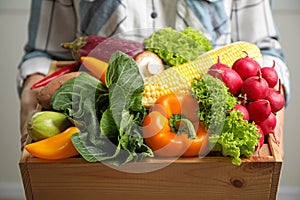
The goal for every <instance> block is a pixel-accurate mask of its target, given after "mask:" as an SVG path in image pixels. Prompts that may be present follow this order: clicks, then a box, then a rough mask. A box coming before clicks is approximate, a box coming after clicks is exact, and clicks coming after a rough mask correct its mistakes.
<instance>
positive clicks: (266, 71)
mask: <svg viewBox="0 0 300 200" xmlns="http://www.w3.org/2000/svg"><path fill="white" fill-rule="evenodd" d="M261 76H262V77H263V78H264V79H265V80H266V81H267V82H268V84H269V87H271V88H272V87H275V85H276V84H277V82H278V74H277V72H276V70H275V61H274V60H273V66H272V67H263V68H262V69H261Z"/></svg>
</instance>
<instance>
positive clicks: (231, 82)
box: [207, 68, 243, 96]
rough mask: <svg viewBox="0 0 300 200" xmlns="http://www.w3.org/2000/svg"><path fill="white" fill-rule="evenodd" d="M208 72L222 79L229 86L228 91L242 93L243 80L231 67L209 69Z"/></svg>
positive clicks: (235, 94) (234, 93)
mask: <svg viewBox="0 0 300 200" xmlns="http://www.w3.org/2000/svg"><path fill="white" fill-rule="evenodd" d="M207 73H208V74H210V75H211V76H213V77H216V78H218V79H220V80H221V81H222V82H223V83H224V84H225V85H226V87H227V88H228V91H229V92H230V93H231V94H233V95H234V96H237V95H238V94H239V93H240V89H241V86H242V84H243V80H242V79H241V77H240V76H239V75H238V73H237V72H236V71H234V70H233V69H231V68H221V69H209V70H208V72H207Z"/></svg>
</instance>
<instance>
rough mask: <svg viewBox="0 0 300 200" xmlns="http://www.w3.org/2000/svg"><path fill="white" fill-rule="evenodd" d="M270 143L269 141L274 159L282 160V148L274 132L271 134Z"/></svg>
mask: <svg viewBox="0 0 300 200" xmlns="http://www.w3.org/2000/svg"><path fill="white" fill-rule="evenodd" d="M268 143H269V146H270V151H271V154H272V156H273V157H274V160H275V161H276V162H282V156H281V153H280V148H279V145H278V143H277V140H276V139H275V136H274V135H273V134H269V137H268Z"/></svg>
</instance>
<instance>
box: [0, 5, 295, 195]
mask: <svg viewBox="0 0 300 200" xmlns="http://www.w3.org/2000/svg"><path fill="white" fill-rule="evenodd" d="M29 7H30V1H29V0H22V1H17V0H0V64H1V67H2V71H1V73H0V94H1V96H0V99H1V104H0V107H1V108H0V116H1V117H0V199H23V198H24V192H23V185H22V181H21V176H20V171H19V167H18V162H19V158H20V147H19V99H18V95H17V90H16V81H15V77H16V68H17V65H18V63H19V61H20V58H21V56H22V55H23V46H24V44H25V41H26V39H27V21H28V14H29ZM299 11H300V1H299V0H285V1H282V0H275V1H274V17H275V21H276V23H277V26H278V29H279V30H280V33H281V37H280V41H281V44H282V46H283V48H284V51H285V56H286V59H287V62H288V65H289V68H290V73H291V86H292V90H291V91H292V99H291V102H290V104H289V106H288V108H287V110H286V121H285V124H286V125H285V158H284V163H283V170H282V176H281V179H280V189H279V199H284V200H288V199H295V200H296V199H299V196H300V173H299V168H300V155H299V152H300V149H298V148H299V147H300V133H298V131H299V127H298V125H299V124H300V122H299V121H298V120H299V119H300V117H299V113H298V112H299V111H300V109H299V99H300V90H299V89H298V88H297V87H298V86H299V83H300V81H299V79H298V75H300V64H299V63H300V62H299V61H298V59H300V52H299V47H300V39H299V36H300V26H299V25H300V12H299Z"/></svg>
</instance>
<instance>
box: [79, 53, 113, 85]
mask: <svg viewBox="0 0 300 200" xmlns="http://www.w3.org/2000/svg"><path fill="white" fill-rule="evenodd" d="M80 60H81V63H82V64H83V66H84V67H85V68H86V69H87V70H88V71H89V72H91V74H92V75H93V76H95V77H96V78H98V79H100V81H101V82H102V83H103V84H104V85H106V82H105V81H106V80H105V78H106V71H107V67H108V63H107V62H104V61H102V60H100V59H97V58H94V57H91V56H81V57H80Z"/></svg>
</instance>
